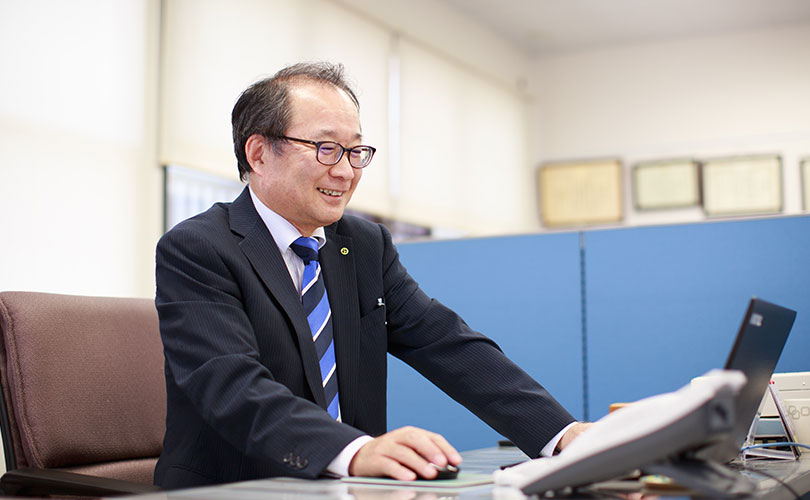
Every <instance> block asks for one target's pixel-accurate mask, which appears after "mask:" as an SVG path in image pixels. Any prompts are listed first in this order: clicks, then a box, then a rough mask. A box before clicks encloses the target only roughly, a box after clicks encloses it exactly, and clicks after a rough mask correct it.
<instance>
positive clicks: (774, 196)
mask: <svg viewBox="0 0 810 500" xmlns="http://www.w3.org/2000/svg"><path fill="white" fill-rule="evenodd" d="M701 170H702V180H703V210H704V211H705V212H706V215H708V216H725V215H754V214H768V213H778V212H781V211H782V159H781V158H780V157H779V156H777V155H762V156H740V157H728V158H716V159H709V160H705V161H704V162H703V165H702V169H701Z"/></svg>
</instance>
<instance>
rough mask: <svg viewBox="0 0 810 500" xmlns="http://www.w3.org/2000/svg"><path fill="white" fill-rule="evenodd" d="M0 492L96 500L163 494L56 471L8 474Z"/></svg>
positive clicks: (142, 486)
mask: <svg viewBox="0 0 810 500" xmlns="http://www.w3.org/2000/svg"><path fill="white" fill-rule="evenodd" d="M0 489H1V490H2V491H3V494H5V495H17V496H48V495H79V496H94V497H102V496H116V495H138V494H143V493H154V492H157V491H162V490H161V489H160V488H158V487H157V486H153V485H151V484H141V483H134V482H131V481H123V480H120V479H110V478H106V477H97V476H88V475H86V474H77V473H75V472H66V471H61V470H53V469H15V470H11V471H8V472H6V473H5V474H3V476H2V477H0Z"/></svg>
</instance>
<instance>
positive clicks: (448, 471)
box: [430, 463, 458, 479]
mask: <svg viewBox="0 0 810 500" xmlns="http://www.w3.org/2000/svg"><path fill="white" fill-rule="evenodd" d="M430 465H431V467H433V468H434V469H436V472H438V474H436V477H434V478H433V479H455V478H456V477H458V467H456V466H455V465H450V464H447V465H446V466H445V467H439V466H438V465H436V464H434V463H431V464H430Z"/></svg>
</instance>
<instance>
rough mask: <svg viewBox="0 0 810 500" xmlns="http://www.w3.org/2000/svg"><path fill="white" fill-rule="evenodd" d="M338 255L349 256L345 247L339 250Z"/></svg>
mask: <svg viewBox="0 0 810 500" xmlns="http://www.w3.org/2000/svg"><path fill="white" fill-rule="evenodd" d="M340 254H341V255H349V249H348V248H346V247H343V248H341V249H340Z"/></svg>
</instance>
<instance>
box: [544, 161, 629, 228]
mask: <svg viewBox="0 0 810 500" xmlns="http://www.w3.org/2000/svg"><path fill="white" fill-rule="evenodd" d="M538 194H539V200H538V201H539V208H540V217H541V221H542V223H543V225H544V226H547V227H565V226H587V225H594V224H608V223H613V222H620V221H621V220H622V217H623V200H622V163H621V161H620V160H618V159H605V160H586V161H568V162H554V163H546V164H544V165H543V166H541V167H540V169H539V174H538Z"/></svg>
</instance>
